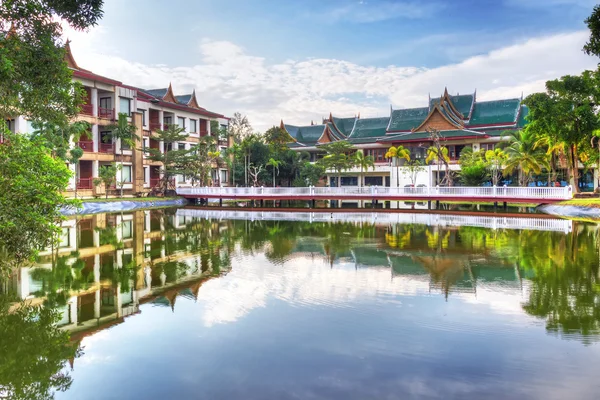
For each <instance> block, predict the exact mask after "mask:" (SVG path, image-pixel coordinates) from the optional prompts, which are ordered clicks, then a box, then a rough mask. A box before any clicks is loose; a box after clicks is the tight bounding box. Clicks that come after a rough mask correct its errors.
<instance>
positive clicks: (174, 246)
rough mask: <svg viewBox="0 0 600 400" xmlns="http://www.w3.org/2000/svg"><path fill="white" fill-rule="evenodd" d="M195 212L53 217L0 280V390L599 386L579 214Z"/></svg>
mask: <svg viewBox="0 0 600 400" xmlns="http://www.w3.org/2000/svg"><path fill="white" fill-rule="evenodd" d="M195 213H196V212H195V211H189V210H188V211H184V210H171V209H167V210H152V211H138V212H135V213H128V214H113V215H96V216H93V217H86V218H80V219H77V220H70V221H67V222H66V223H65V224H64V228H63V235H62V239H61V245H60V248H59V249H58V250H57V251H56V253H58V254H57V255H56V254H55V255H54V256H53V255H52V252H51V251H48V252H44V253H42V255H41V257H40V260H39V263H38V264H37V265H36V266H35V267H31V268H22V269H20V270H19V271H18V272H16V273H15V274H14V275H13V276H11V277H10V279H8V280H5V281H3V282H2V284H1V285H0V292H2V294H3V295H2V297H3V298H4V299H5V300H4V302H3V303H0V305H2V304H4V306H2V307H3V308H1V309H2V314H0V364H1V366H0V398H3V396H5V397H6V396H8V397H9V398H28V399H29V398H32V399H38V398H44V397H43V396H44V395H50V396H52V395H54V396H55V398H56V399H164V398H169V399H192V398H194V399H195V398H199V399H400V398H401V399H411V398H418V399H421V398H425V399H438V398H439V399H452V398H456V399H484V398H485V399H488V398H497V399H508V398H510V399H598V398H599V397H600V379H598V372H599V371H600V345H599V344H598V341H599V339H600V282H599V279H600V276H599V273H600V271H599V257H598V249H599V246H600V245H599V242H598V233H599V232H598V228H597V227H596V226H595V225H585V224H581V223H575V222H570V221H553V222H545V223H544V224H541V223H540V222H539V221H538V222H536V221H535V220H531V221H525V220H521V221H520V222H519V221H513V220H510V219H508V220H504V219H481V218H480V219H477V218H470V219H469V218H462V219H460V218H456V219H452V218H451V217H447V216H446V217H443V218H440V217H429V216H423V215H413V216H407V215H406V214H405V215H404V216H402V217H398V219H397V220H393V218H392V217H383V216H374V215H370V216H369V215H364V216H359V217H356V218H354V220H355V221H356V222H321V220H322V219H323V218H327V215H325V214H315V215H312V214H310V215H308V214H296V215H294V214H286V213H282V214H275V211H274V212H273V213H266V214H261V215H255V214H246V215H241V214H231V213H228V214H225V215H224V214H221V215H220V216H221V217H227V218H228V219H217V218H216V217H218V216H219V214H216V212H212V213H208V214H204V215H203V214H202V213H200V214H195ZM203 216H204V217H210V219H206V218H203ZM329 217H330V218H331V217H332V216H329ZM244 218H249V220H248V219H244ZM335 218H343V216H342V217H335ZM269 219H279V221H270V220H269ZM286 219H287V220H289V219H305V220H306V221H285V220H286ZM394 221H399V222H402V221H404V222H406V221H411V223H395V222H394ZM523 224H525V225H527V224H529V226H530V227H531V228H535V229H531V230H524V229H506V227H507V226H514V227H519V228H522V227H523ZM542 225H543V226H542ZM485 226H490V227H492V226H495V227H496V229H491V228H485ZM542 229H548V230H542ZM19 298H20V299H28V300H29V301H30V303H31V304H37V305H43V307H41V308H39V309H38V311H24V310H23V309H19V308H18V306H17V305H16V304H15V303H14V301H15V300H17V299H19ZM7 301H11V302H12V303H10V304H9V303H7ZM28 310H31V309H28ZM52 310H53V315H50V312H51V311H52ZM52 316H54V317H55V320H54V322H53V320H52V319H51V317H52ZM66 333H69V334H70V339H67V337H66ZM69 343H70V345H68V344H69Z"/></svg>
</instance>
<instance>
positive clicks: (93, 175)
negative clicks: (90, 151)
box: [92, 160, 100, 178]
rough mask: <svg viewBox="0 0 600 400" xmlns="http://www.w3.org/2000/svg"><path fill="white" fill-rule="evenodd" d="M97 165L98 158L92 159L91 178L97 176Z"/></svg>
mask: <svg viewBox="0 0 600 400" xmlns="http://www.w3.org/2000/svg"><path fill="white" fill-rule="evenodd" d="M99 166H100V161H98V160H95V161H92V178H97V177H98V168H99Z"/></svg>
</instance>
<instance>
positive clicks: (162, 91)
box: [144, 88, 169, 99]
mask: <svg viewBox="0 0 600 400" xmlns="http://www.w3.org/2000/svg"><path fill="white" fill-rule="evenodd" d="M167 90H169V89H168V88H164V89H148V90H144V92H146V93H148V94H150V95H152V96H154V97H157V98H159V99H162V98H163V97H165V94H167Z"/></svg>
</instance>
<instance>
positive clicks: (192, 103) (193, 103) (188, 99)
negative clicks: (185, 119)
mask: <svg viewBox="0 0 600 400" xmlns="http://www.w3.org/2000/svg"><path fill="white" fill-rule="evenodd" d="M175 100H177V102H178V103H180V104H185V105H186V106H188V107H192V108H197V109H198V110H204V108H203V107H200V105H199V104H198V100H197V99H196V90H194V91H193V92H192V93H191V94H184V95H181V96H175Z"/></svg>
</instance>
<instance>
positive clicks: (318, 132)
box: [284, 124, 327, 146]
mask: <svg viewBox="0 0 600 400" xmlns="http://www.w3.org/2000/svg"><path fill="white" fill-rule="evenodd" d="M284 129H285V130H286V131H287V133H289V134H290V136H291V137H292V138H293V139H294V140H295V141H296V142H299V143H301V144H303V145H306V146H314V145H316V144H317V142H318V141H319V139H320V138H321V136H322V135H323V133H324V132H325V130H326V129H327V125H308V126H295V125H288V124H284Z"/></svg>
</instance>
